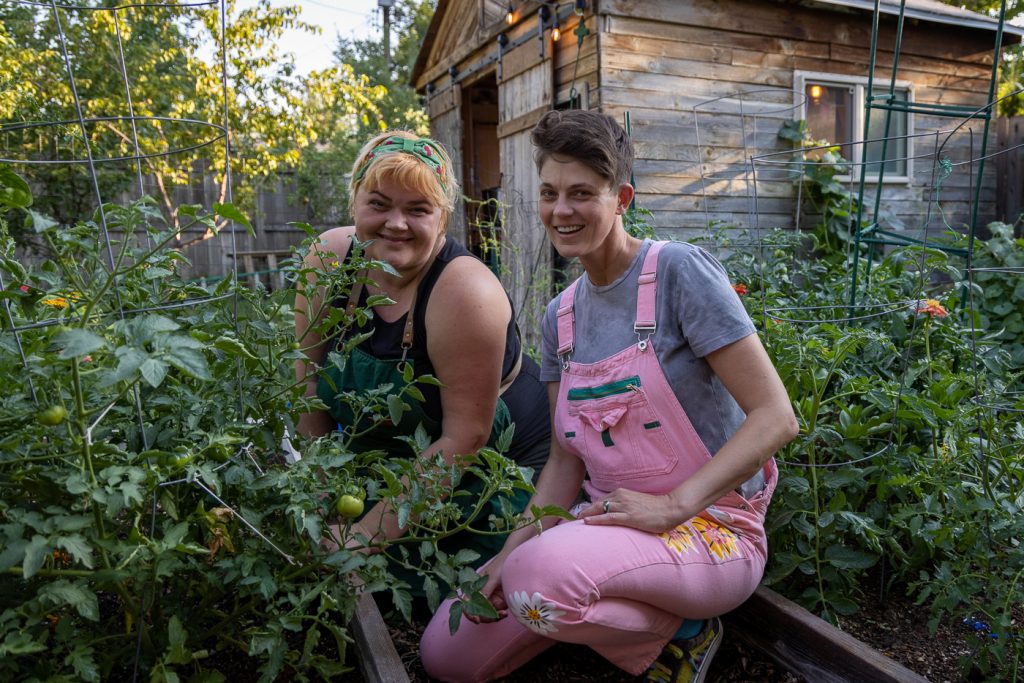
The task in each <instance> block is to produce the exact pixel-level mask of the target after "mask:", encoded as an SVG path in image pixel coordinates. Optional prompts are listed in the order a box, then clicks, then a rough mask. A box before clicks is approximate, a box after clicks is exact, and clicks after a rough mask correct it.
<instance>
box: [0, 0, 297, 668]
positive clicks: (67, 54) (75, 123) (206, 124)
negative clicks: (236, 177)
mask: <svg viewBox="0 0 1024 683" xmlns="http://www.w3.org/2000/svg"><path fill="white" fill-rule="evenodd" d="M12 2H13V3H14V4H15V5H21V6H24V7H28V8H36V10H37V11H38V12H40V13H43V12H48V13H49V16H50V17H52V20H53V22H54V26H55V28H56V36H57V39H58V48H59V49H58V50H57V52H58V54H59V58H60V59H61V61H62V63H63V69H64V73H65V74H66V79H67V80H66V85H67V86H68V88H69V89H70V93H71V96H72V97H71V99H72V103H73V106H74V112H75V116H74V118H71V119H66V120H59V121H30V122H15V123H3V124H0V135H4V134H10V133H19V132H26V131H40V132H42V131H57V132H59V131H60V130H62V129H72V130H76V131H77V137H76V139H77V140H78V141H79V142H80V144H81V152H80V154H78V155H75V156H73V157H72V158H64V159H33V158H28V157H26V158H10V157H8V156H7V155H6V154H3V155H0V164H3V165H8V166H19V165H25V166H55V165H56V166H59V165H66V166H80V167H84V168H85V169H86V170H87V172H88V178H89V183H90V185H91V190H92V195H93V197H92V198H93V201H94V202H95V212H96V214H95V215H96V216H97V217H98V223H99V227H100V235H99V239H100V240H101V245H100V246H101V249H102V250H103V251H105V255H106V258H107V261H108V263H107V264H106V266H107V268H108V274H109V273H111V272H112V271H113V270H114V268H115V262H114V252H113V246H112V241H111V237H110V230H109V227H108V222H107V211H106V209H105V207H104V205H105V202H106V201H109V198H105V197H104V196H103V192H102V190H101V183H100V179H99V175H100V174H99V168H100V167H101V166H102V165H104V164H115V163H125V162H129V163H132V164H133V165H134V167H135V175H136V179H135V181H136V183H137V187H136V198H141V197H143V196H144V195H145V194H146V192H145V186H144V181H143V171H142V162H143V161H144V160H146V159H152V158H160V157H174V156H176V155H180V154H183V153H185V152H194V151H197V150H204V149H205V150H209V154H210V158H213V156H214V155H220V158H221V159H223V163H224V174H225V177H224V179H223V183H224V187H225V188H226V190H225V191H226V194H225V196H226V201H227V202H228V203H230V202H231V201H232V183H231V165H230V160H231V154H232V150H231V131H230V130H229V125H228V121H229V118H228V102H229V100H228V80H227V71H228V69H227V44H226V33H227V1H226V0H205V1H195V2H180V3H161V2H136V3H125V4H121V5H117V6H106V7H97V6H90V5H84V4H82V5H79V4H69V3H59V2H56V1H55V0H51V1H50V2H42V1H36V0H12ZM125 10H144V11H146V12H157V11H160V10H176V11H179V12H180V11H191V12H196V11H200V10H214V11H217V13H218V16H219V36H218V37H219V42H220V60H219V61H220V83H221V92H222V96H223V107H222V111H223V118H222V120H221V121H203V120H197V119H189V118H180V117H173V116H144V115H139V114H136V111H135V102H134V101H133V96H132V75H133V74H130V73H129V68H128V66H127V61H126V59H125V44H124V41H123V36H122V17H121V15H122V13H123V12H124V11H125ZM90 12H99V13H105V14H108V15H109V16H110V17H111V18H112V26H113V31H112V32H111V34H110V36H109V38H110V41H111V46H114V47H115V48H116V54H117V57H118V66H119V70H120V76H121V82H122V83H123V92H122V95H123V98H124V101H123V105H124V106H125V108H126V113H124V114H121V115H117V116H105V117H88V116H86V115H85V114H84V111H83V102H82V99H81V97H80V95H79V91H78V87H77V84H76V73H75V67H74V59H73V57H72V55H71V51H70V48H69V44H68V40H67V35H66V33H65V30H64V24H63V22H62V17H64V16H65V15H67V14H69V13H90ZM135 75H138V74H135ZM112 122H120V123H124V124H128V125H129V126H130V131H131V132H130V142H131V148H132V150H133V153H131V154H127V155H114V156H105V157H104V156H99V155H97V154H96V153H94V150H93V148H92V145H91V144H90V139H91V136H90V132H91V130H92V129H93V128H94V127H96V126H99V125H103V124H109V123H112ZM151 123H152V124H161V125H181V126H186V127H189V128H191V129H195V130H202V131H204V134H203V135H204V138H203V139H202V140H200V141H199V142H197V143H193V144H190V145H186V146H181V147H175V148H171V149H166V150H164V151H160V152H147V153H144V152H143V151H142V150H141V149H140V144H139V134H138V129H139V126H140V125H144V124H151ZM236 231H237V228H236V226H235V224H234V222H233V221H231V220H230V219H228V220H227V224H226V227H225V229H223V230H221V235H222V234H223V233H225V232H226V233H227V234H228V235H229V236H230V238H229V239H230V240H231V251H232V253H236V252H237V244H236V240H235V235H236ZM219 237H220V235H218V237H217V238H219ZM217 238H214V239H217ZM125 239H127V236H126V237H125ZM147 239H149V238H148V236H147ZM237 261H238V259H232V266H231V277H232V278H234V279H235V280H236V281H237V279H238V276H239V273H238V263H237ZM7 286H8V283H7V281H6V279H5V273H4V270H3V269H0V290H3V289H6V287H7ZM113 295H114V299H115V304H116V306H115V308H116V316H117V317H118V319H120V320H125V319H127V318H130V317H131V316H133V315H137V314H141V313H153V312H159V311H167V310H172V309H180V308H186V307H192V306H202V305H205V304H210V303H213V302H217V301H222V300H225V299H234V324H235V326H236V330H237V325H238V319H237V310H238V309H237V306H238V300H237V299H238V295H237V293H233V292H229V293H226V294H220V295H213V296H204V297H190V298H187V299H184V300H181V301H177V302H175V303H171V304H167V305H162V306H151V307H146V308H141V309H130V308H126V307H125V306H124V304H123V302H122V300H121V293H120V291H119V289H118V287H117V286H114V287H113ZM2 307H3V313H4V316H5V318H6V323H7V324H6V326H7V327H8V329H10V330H11V332H12V333H13V335H12V336H13V339H14V344H15V346H16V349H17V351H18V353H19V355H20V358H21V362H22V365H23V366H24V367H25V368H26V373H25V377H26V382H27V384H28V388H29V391H30V394H31V397H32V400H33V401H35V403H36V405H37V406H39V407H40V408H42V406H41V405H40V401H39V398H38V396H37V393H36V388H35V386H34V384H33V382H32V377H31V375H30V374H29V373H28V372H27V369H28V367H29V365H28V359H27V358H26V356H25V352H24V349H23V346H22V340H21V334H22V333H24V332H26V331H28V330H30V329H37V328H40V327H46V326H51V325H55V324H58V323H59V322H60V320H57V319H54V320H46V321H41V322H37V323H32V324H29V325H24V326H21V327H19V326H17V325H15V320H14V316H13V314H12V311H11V307H10V301H9V300H8V299H6V298H5V299H3V301H2ZM239 372H241V366H240V365H239ZM241 391H242V387H241V383H239V402H238V408H239V414H240V415H242V416H243V417H244V414H245V409H244V400H243V396H242V395H241ZM132 394H133V400H134V404H135V405H134V408H135V415H136V419H137V421H138V426H139V433H140V437H141V440H142V446H143V449H144V450H148V449H149V448H150V444H149V437H148V434H147V432H146V429H144V417H143V407H142V398H141V395H140V392H139V385H138V383H135V384H134V386H133V387H132ZM112 407H113V404H111V405H110V406H108V407H107V408H106V409H105V410H103V411H101V412H100V413H99V415H98V416H97V417H96V419H95V421H94V422H93V424H92V425H91V427H90V431H91V429H92V428H94V427H95V426H96V425H97V424H99V422H101V421H102V420H103V419H104V417H105V416H106V415H107V413H108V412H109V410H110V408H112ZM251 446H252V445H251V444H246V445H243V446H242V447H241V448H239V449H238V450H237V452H235V453H234V454H233V456H232V457H231V459H230V460H229V461H228V462H224V463H221V464H219V465H218V466H217V467H215V468H213V469H214V471H218V470H220V469H222V468H224V467H226V466H227V465H228V464H230V462H232V461H242V460H244V461H246V462H248V463H249V464H250V465H251V466H252V467H254V468H255V470H256V471H257V472H258V473H260V474H262V470H261V469H260V465H259V463H257V461H256V460H255V458H254V457H253V456H252V453H251ZM178 485H191V486H194V487H196V488H197V489H199V490H201V491H202V492H203V493H204V495H206V496H209V497H210V498H212V499H214V500H215V501H217V503H218V504H219V505H221V506H223V507H227V508H230V509H231V510H232V512H233V514H234V516H235V517H236V518H237V519H238V520H239V521H241V522H242V523H243V524H244V525H245V526H246V527H248V528H249V530H250V531H252V533H254V534H255V535H256V536H258V537H259V538H261V539H262V540H263V541H264V542H266V543H267V544H268V545H269V546H270V547H272V548H273V549H274V550H275V551H277V552H278V553H279V554H280V555H281V556H282V557H283V558H284V559H285V560H286V561H287V562H289V563H294V561H293V558H292V557H291V556H290V555H288V554H287V553H286V552H284V551H283V550H281V549H280V548H279V547H278V546H277V545H275V544H274V542H273V541H272V540H271V539H269V538H267V537H266V536H265V535H264V534H263V533H262V532H261V531H260V530H259V528H258V527H257V526H256V525H254V524H253V523H252V522H250V521H249V520H247V519H246V518H245V516H244V515H242V514H241V512H240V511H239V509H238V507H237V506H233V505H231V504H230V503H228V502H227V501H225V500H223V499H222V498H221V497H220V496H219V495H218V494H217V493H216V492H215V491H214V490H212V488H211V487H210V486H209V485H208V483H207V482H204V481H203V480H202V477H201V475H200V474H199V473H197V472H190V473H189V475H188V476H186V477H182V478H178V479H173V480H166V481H162V482H160V483H159V486H158V489H159V488H162V487H168V486H178ZM158 489H154V493H153V496H152V505H151V512H150V519H149V531H150V536H153V534H154V533H155V528H156V519H157V497H156V491H157V490H158ZM145 590H156V586H155V585H152V586H149V587H148V588H146V589H144V592H145ZM144 604H145V600H143V601H140V614H138V615H137V623H138V624H142V623H144V621H143V620H144V614H142V613H141V610H142V609H143V607H144ZM142 631H143V629H142V628H141V627H140V628H139V629H138V638H137V642H136V655H135V661H134V663H133V680H134V679H137V678H138V674H139V656H140V652H141V643H142Z"/></svg>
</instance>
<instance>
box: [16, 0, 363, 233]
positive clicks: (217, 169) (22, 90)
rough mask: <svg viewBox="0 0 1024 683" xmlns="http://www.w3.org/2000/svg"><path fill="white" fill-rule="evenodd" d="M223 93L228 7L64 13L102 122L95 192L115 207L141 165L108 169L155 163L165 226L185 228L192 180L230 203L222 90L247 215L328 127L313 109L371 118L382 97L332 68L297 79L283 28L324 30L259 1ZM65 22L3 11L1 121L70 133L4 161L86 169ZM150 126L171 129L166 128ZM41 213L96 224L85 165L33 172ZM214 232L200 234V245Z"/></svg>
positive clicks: (87, 98)
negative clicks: (186, 192) (181, 203)
mask: <svg viewBox="0 0 1024 683" xmlns="http://www.w3.org/2000/svg"><path fill="white" fill-rule="evenodd" d="M227 7H228V8H227V12H228V16H227V19H226V25H227V29H226V36H225V37H226V41H227V53H226V63H227V66H226V68H227V73H226V79H227V82H226V83H223V82H222V78H221V75H222V64H221V49H220V48H221V45H220V42H221V41H220V34H221V21H220V14H219V9H218V8H216V7H214V8H189V7H184V6H177V7H175V6H170V5H168V6H166V7H160V8H157V7H152V6H144V7H142V6H133V7H124V8H122V9H120V10H118V12H117V22H118V24H117V26H115V23H114V13H113V12H112V11H66V12H65V11H62V12H60V28H61V29H62V31H63V33H64V35H65V40H66V45H67V50H68V54H69V57H70V60H71V62H72V64H73V65H74V76H75V86H76V89H77V93H78V99H79V101H80V102H81V105H82V115H83V116H84V117H85V118H87V119H89V118H98V119H102V120H101V121H100V122H98V123H95V124H88V125H87V131H86V134H87V135H88V142H89V144H90V147H91V151H92V156H93V157H94V158H95V159H97V160H101V162H100V163H98V164H97V177H98V180H99V184H100V194H101V196H102V197H104V198H107V199H109V198H111V197H116V196H117V195H118V193H119V192H121V191H124V190H128V189H130V188H134V187H135V184H136V182H137V181H136V168H135V164H134V162H132V161H130V160H128V161H123V162H110V161H102V160H109V159H115V158H124V157H132V156H134V155H135V148H134V144H133V134H134V133H137V135H138V143H139V152H140V153H141V154H142V155H144V156H146V157H147V158H146V159H145V160H144V161H143V162H142V172H143V174H145V175H146V176H147V178H148V179H149V181H150V182H151V183H152V185H151V187H152V188H154V189H153V190H152V191H153V192H154V193H155V194H156V195H157V196H158V198H159V200H160V204H161V207H162V209H163V212H164V214H165V216H167V217H168V218H169V220H170V222H171V225H172V226H175V227H176V226H178V225H179V217H178V214H177V206H176V200H175V199H174V196H173V190H174V187H175V186H181V185H186V184H188V183H189V182H190V181H191V179H192V174H193V173H195V172H204V173H211V174H213V175H214V177H216V178H217V179H218V181H217V186H218V187H217V192H218V196H217V201H220V202H225V201H227V196H226V191H227V184H226V183H224V182H222V179H223V177H224V171H225V169H224V164H225V158H224V154H223V153H222V151H223V145H222V143H219V142H217V143H216V144H214V145H212V146H203V145H204V144H205V143H210V142H211V141H214V142H216V141H217V136H218V135H219V131H218V130H217V129H214V128H212V127H210V126H209V125H205V124H218V125H219V124H222V123H223V122H224V117H225V105H224V97H225V87H226V96H227V98H228V100H229V102H228V106H227V111H226V114H227V126H228V128H229V129H230V131H231V148H232V150H231V151H232V154H231V172H232V175H233V191H234V201H235V202H238V203H239V204H240V205H242V206H250V205H251V200H252V198H253V196H254V192H255V188H256V187H257V186H258V185H259V184H260V183H261V182H264V181H265V180H266V179H268V178H272V177H276V174H277V173H278V172H279V171H282V170H284V169H287V168H290V167H292V166H294V165H295V164H297V163H298V161H299V155H300V151H301V150H302V149H304V148H307V147H310V146H311V145H313V144H315V143H316V142H317V140H318V138H319V135H320V134H321V130H322V129H321V127H320V126H321V124H322V121H321V120H320V119H319V118H318V115H319V110H318V109H317V107H316V106H314V105H317V104H318V103H323V102H345V103H351V106H356V107H359V108H363V109H365V108H372V102H373V101H374V98H375V97H377V95H378V94H379V93H377V92H376V91H375V90H374V89H373V88H371V87H369V86H368V85H367V84H366V83H365V82H363V81H361V80H360V79H358V78H356V77H354V75H353V74H351V72H347V73H346V72H344V71H343V70H340V69H328V70H326V71H323V72H314V73H312V74H310V75H308V76H300V75H298V74H296V73H295V66H294V63H293V61H292V59H291V58H290V57H288V56H286V55H284V54H282V53H281V51H280V48H279V46H278V44H279V42H280V41H279V39H280V37H281V36H282V35H283V33H284V32H285V31H286V30H291V29H300V30H305V31H308V32H309V33H310V34H311V35H312V34H315V33H316V32H318V30H319V29H318V28H317V27H314V26H311V25H308V24H305V23H304V22H302V21H301V20H300V19H299V8H298V7H294V6H293V7H271V6H270V3H269V0H260V2H258V3H256V4H255V5H254V6H253V7H251V8H249V9H246V10H243V11H239V10H237V9H236V6H235V2H234V1H233V0H232V1H231V2H229V3H228V6H227ZM116 29H119V30H120V35H121V44H122V45H123V48H124V61H125V69H126V72H127V75H128V79H129V85H130V90H131V96H132V102H131V104H132V108H133V110H134V113H135V115H136V117H139V118H138V120H137V121H136V122H135V126H134V127H133V125H132V121H131V120H130V119H129V118H128V114H129V107H128V101H127V98H126V95H125V84H124V81H123V77H122V74H121V62H120V56H119V51H118V47H117V46H118V34H117V33H116ZM57 36H58V33H57V24H56V22H55V20H54V18H53V12H52V11H51V10H50V8H48V7H45V8H44V7H32V6H29V5H25V4H21V5H19V4H18V3H15V4H14V5H13V6H11V5H10V3H5V4H3V5H2V6H0V74H2V75H0V121H4V122H31V121H36V122H51V123H55V122H61V121H63V122H70V123H63V124H60V125H46V126H44V127H33V128H27V129H23V130H21V131H14V132H7V133H5V137H4V140H3V144H4V146H5V156H8V157H13V158H31V159H35V160H38V161H44V160H46V161H61V160H63V161H69V160H73V159H78V160H81V159H84V158H85V149H84V142H85V141H84V140H83V138H82V131H81V129H80V127H79V126H78V124H77V120H78V112H77V110H76V109H75V107H74V98H73V96H72V91H71V84H70V81H69V78H68V74H67V71H66V68H65V64H64V60H63V56H62V53H61V51H60V49H59V46H60V43H59V42H58V37H57ZM149 117H168V118H170V119H173V121H160V120H157V119H154V118H149ZM29 181H30V182H31V183H32V184H33V186H34V187H35V189H36V203H37V206H38V208H39V210H40V211H42V212H44V213H46V214H48V215H52V216H54V217H55V218H56V219H57V220H58V221H59V222H61V223H74V222H75V221H78V220H87V219H88V217H89V216H90V215H91V213H92V212H93V211H94V210H95V208H96V207H95V193H94V190H93V186H92V179H91V176H90V171H89V169H88V167H87V166H86V165H85V164H81V163H75V164H72V163H67V164H51V165H45V166H43V165H40V166H34V167H32V176H31V177H30V178H29ZM212 235H213V233H212V232H210V231H207V232H205V233H203V237H204V238H208V237H211V236H212Z"/></svg>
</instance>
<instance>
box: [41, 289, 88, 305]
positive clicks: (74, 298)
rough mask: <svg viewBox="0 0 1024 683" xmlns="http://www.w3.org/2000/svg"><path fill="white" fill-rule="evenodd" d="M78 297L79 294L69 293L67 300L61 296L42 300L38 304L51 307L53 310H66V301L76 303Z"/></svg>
mask: <svg viewBox="0 0 1024 683" xmlns="http://www.w3.org/2000/svg"><path fill="white" fill-rule="evenodd" d="M80 296H81V294H79V293H78V292H71V293H70V294H68V297H67V299H65V298H64V297H62V296H55V297H52V298H50V299H43V300H42V301H40V302H39V303H41V304H42V305H44V306H52V307H53V308H67V307H68V301H71V302H72V303H74V302H76V301H78V298H79V297H80Z"/></svg>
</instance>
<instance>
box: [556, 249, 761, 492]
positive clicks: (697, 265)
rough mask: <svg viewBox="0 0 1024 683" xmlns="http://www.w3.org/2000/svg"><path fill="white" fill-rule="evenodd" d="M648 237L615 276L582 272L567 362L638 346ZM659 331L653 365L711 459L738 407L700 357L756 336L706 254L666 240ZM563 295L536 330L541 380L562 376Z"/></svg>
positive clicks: (739, 415) (736, 422) (751, 487)
mask: <svg viewBox="0 0 1024 683" xmlns="http://www.w3.org/2000/svg"><path fill="white" fill-rule="evenodd" d="M651 244H652V242H651V240H644V243H643V245H641V247H640V251H639V253H638V254H637V256H636V259H635V260H634V261H633V263H632V265H630V267H629V268H628V269H627V270H626V272H625V273H623V274H622V276H621V277H619V279H617V280H615V281H614V282H612V283H611V284H609V285H605V286H602V287H598V286H596V285H594V284H593V283H591V282H590V278H589V277H587V275H586V273H584V274H583V279H582V281H581V282H580V284H579V286H577V288H576V301H575V315H576V340H575V349H574V351H573V354H572V360H574V361H577V362H579V363H596V362H597V361H600V360H602V359H604V358H607V357H609V356H611V355H613V354H615V353H618V352H619V351H621V350H622V349H624V348H626V347H627V346H629V345H631V344H635V343H637V336H636V333H635V332H634V331H633V322H634V319H635V318H636V292H637V280H638V278H639V277H640V268H641V264H642V263H643V259H644V257H645V256H646V255H647V251H648V249H650V247H651ZM657 277H658V295H657V300H656V303H655V311H656V315H657V322H658V329H657V331H656V332H655V333H654V335H653V336H652V337H651V341H652V342H653V344H654V349H655V351H656V352H657V356H658V361H659V362H660V363H661V368H662V371H663V372H664V373H665V376H666V378H667V379H668V382H669V384H670V385H671V386H672V388H673V390H674V391H675V394H676V398H677V399H679V403H680V405H682V407H683V410H685V411H686V415H687V416H688V417H689V418H690V422H691V423H693V428H694V429H695V430H696V431H697V434H698V435H699V436H700V438H701V440H702V441H703V442H704V445H705V446H706V447H707V449H708V452H709V453H711V454H712V455H714V454H715V453H716V452H717V451H718V449H720V448H721V447H722V445H723V444H725V442H726V441H727V440H728V439H729V438H730V437H731V436H732V435H733V433H734V432H735V431H736V430H737V429H739V426H740V424H741V423H742V422H743V420H744V419H745V418H746V416H745V415H744V413H743V410H742V409H740V407H739V405H738V404H737V403H736V400H735V399H734V398H733V397H732V395H731V394H730V393H729V392H728V391H727V390H726V388H725V387H724V386H723V385H722V383H721V381H720V380H719V379H718V376H717V375H715V374H714V372H713V371H712V370H711V366H710V365H708V363H707V361H706V360H704V356H706V355H708V354H709V353H711V352H712V351H716V350H718V349H720V348H722V347H723V346H727V345H729V344H731V343H733V342H735V341H739V340H740V339H743V338H744V337H746V336H748V335H750V334H753V333H754V324H753V323H752V322H751V320H750V316H749V315H747V312H746V309H744V308H743V304H742V302H740V299H739V296H738V295H737V294H736V292H735V291H734V290H733V288H732V285H731V284H730V283H729V278H728V276H727V275H726V273H725V269H724V268H723V267H722V264H720V263H719V262H718V261H717V260H715V258H714V257H713V256H711V254H709V253H707V252H706V251H704V250H703V249H701V248H700V247H697V246H694V245H692V244H688V243H685V242H670V243H669V244H666V245H665V246H664V247H663V248H662V250H661V253H660V254H659V255H658V274H657ZM561 298H562V295H561V294H559V295H558V296H556V297H555V298H554V299H552V301H551V302H550V303H549V304H548V308H547V312H546V313H545V315H544V322H543V324H542V326H541V330H542V335H543V337H542V344H541V371H540V379H541V381H544V382H557V381H559V380H560V379H561V363H560V362H559V361H558V357H557V353H556V352H557V349H558V333H557V329H558V326H557V322H556V317H557V312H558V308H559V302H560V300H561ZM763 482H764V477H763V475H762V474H761V473H759V474H758V475H756V476H755V477H754V478H752V479H751V480H750V481H748V482H746V483H744V484H743V486H741V487H740V488H741V492H742V493H743V494H744V495H748V496H749V495H753V493H755V492H757V491H759V490H760V489H761V488H762V487H763Z"/></svg>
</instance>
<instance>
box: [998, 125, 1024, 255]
mask: <svg viewBox="0 0 1024 683" xmlns="http://www.w3.org/2000/svg"><path fill="white" fill-rule="evenodd" d="M995 124H996V155H995V165H996V218H997V219H998V220H1001V221H1005V222H1007V223H1016V222H1017V221H1018V219H1019V218H1020V217H1021V213H1022V212H1024V146H1021V145H1022V143H1024V116H1014V117H1013V118H1008V117H1005V116H1001V117H999V118H997V119H996V120H995ZM1022 229H1024V226H1022V225H1018V226H1017V227H1016V230H1015V231H1014V232H1015V234H1017V235H1018V236H1019V235H1020V234H1021V233H1022Z"/></svg>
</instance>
